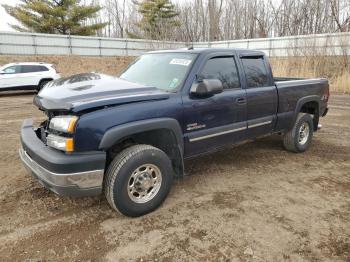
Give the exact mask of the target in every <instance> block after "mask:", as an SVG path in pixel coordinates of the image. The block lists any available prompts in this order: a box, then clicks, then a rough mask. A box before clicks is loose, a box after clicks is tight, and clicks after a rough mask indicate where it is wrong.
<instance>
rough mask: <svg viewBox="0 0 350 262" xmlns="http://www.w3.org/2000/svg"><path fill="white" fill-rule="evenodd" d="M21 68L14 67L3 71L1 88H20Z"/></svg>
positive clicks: (0, 79)
mask: <svg viewBox="0 0 350 262" xmlns="http://www.w3.org/2000/svg"><path fill="white" fill-rule="evenodd" d="M20 75H21V66H19V65H13V66H9V67H7V68H5V69H3V72H2V73H1V75H0V88H7V87H15V86H20V85H21V83H20V81H19V76H20Z"/></svg>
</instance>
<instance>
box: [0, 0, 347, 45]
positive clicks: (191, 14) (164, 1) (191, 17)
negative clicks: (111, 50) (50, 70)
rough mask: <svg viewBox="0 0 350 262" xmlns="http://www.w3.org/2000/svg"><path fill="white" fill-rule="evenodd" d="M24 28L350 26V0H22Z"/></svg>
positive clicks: (193, 34) (263, 31)
mask: <svg viewBox="0 0 350 262" xmlns="http://www.w3.org/2000/svg"><path fill="white" fill-rule="evenodd" d="M3 7H4V8H5V9H6V11H7V12H8V13H9V14H10V15H12V16H13V17H15V18H16V19H17V20H18V21H19V24H20V25H13V27H14V28H15V29H16V30H18V31H30V32H40V33H58V34H79V35H99V36H108V37H118V38H145V39H155V40H170V41H184V42H198V41H215V40H216V41H219V40H233V39H247V38H260V37H262V38H264V37H276V36H289V35H307V34H318V33H334V32H348V31H350V1H349V0H279V1H276V0H191V1H179V0H175V1H174V0H173V1H171V0H105V1H101V0H90V1H88V0H85V1H79V0H22V1H21V3H20V4H19V5H17V6H11V5H3Z"/></svg>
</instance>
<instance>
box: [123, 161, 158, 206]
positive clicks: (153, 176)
mask: <svg viewBox="0 0 350 262" xmlns="http://www.w3.org/2000/svg"><path fill="white" fill-rule="evenodd" d="M161 184H162V173H161V172H160V170H159V168H158V167H157V166H155V165H152V164H145V165H142V166H139V167H138V168H136V169H135V170H134V172H132V174H131V176H130V178H129V183H128V185H127V186H128V195H129V197H130V199H131V200H132V201H134V202H135V203H146V202H148V201H150V200H151V199H152V198H153V197H154V196H155V195H157V193H158V191H159V189H160V186H161Z"/></svg>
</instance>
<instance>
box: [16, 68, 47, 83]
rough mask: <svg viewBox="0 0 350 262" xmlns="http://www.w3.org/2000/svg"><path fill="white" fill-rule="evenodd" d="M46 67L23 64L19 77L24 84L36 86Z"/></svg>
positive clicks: (45, 71)
mask: <svg viewBox="0 0 350 262" xmlns="http://www.w3.org/2000/svg"><path fill="white" fill-rule="evenodd" d="M48 71H49V69H48V68H46V67H45V66H41V65H23V66H22V74H21V79H22V82H23V83H25V85H26V86H37V85H38V84H39V82H40V80H41V79H42V78H43V77H44V74H45V73H47V72H48Z"/></svg>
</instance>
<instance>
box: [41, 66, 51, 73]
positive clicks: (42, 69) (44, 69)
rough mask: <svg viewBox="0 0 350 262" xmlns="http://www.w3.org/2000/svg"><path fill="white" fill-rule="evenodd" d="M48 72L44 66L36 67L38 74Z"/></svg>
mask: <svg viewBox="0 0 350 262" xmlns="http://www.w3.org/2000/svg"><path fill="white" fill-rule="evenodd" d="M44 71H49V69H48V68H47V67H46V66H38V72H44Z"/></svg>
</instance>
